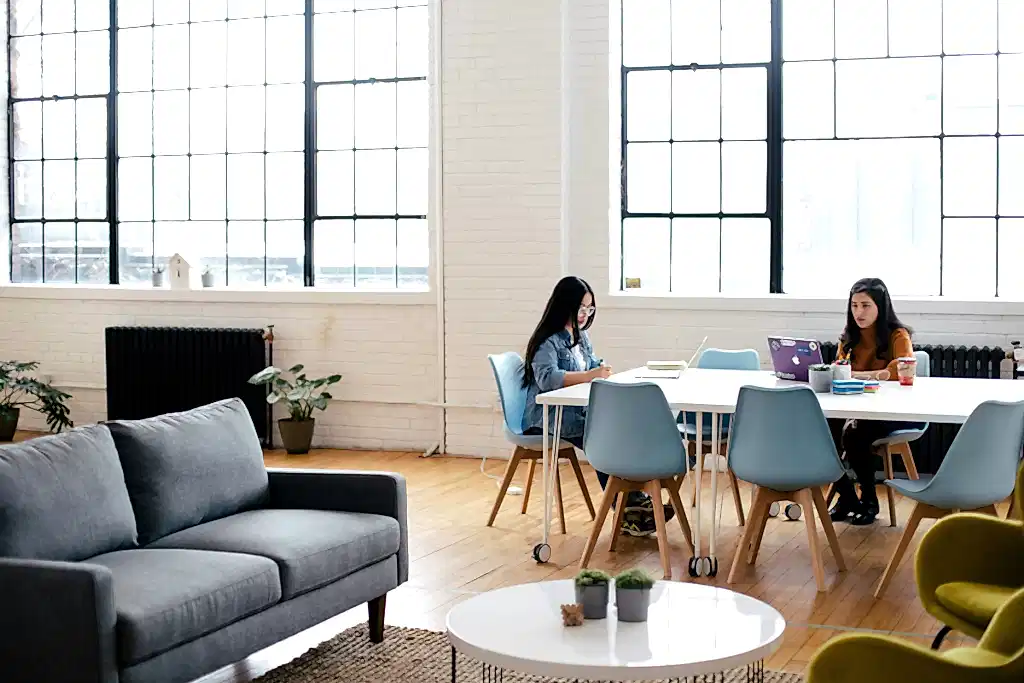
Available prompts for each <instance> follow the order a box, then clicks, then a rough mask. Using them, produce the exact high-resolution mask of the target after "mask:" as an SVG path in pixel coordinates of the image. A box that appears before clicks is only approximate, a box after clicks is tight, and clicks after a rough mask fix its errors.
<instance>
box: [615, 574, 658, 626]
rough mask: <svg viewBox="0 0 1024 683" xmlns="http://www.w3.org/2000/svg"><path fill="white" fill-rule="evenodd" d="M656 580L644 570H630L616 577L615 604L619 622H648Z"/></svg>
mask: <svg viewBox="0 0 1024 683" xmlns="http://www.w3.org/2000/svg"><path fill="white" fill-rule="evenodd" d="M653 587H654V579H653V578H651V575H650V574H648V573H647V572H645V571H644V570H643V569H630V570H628V571H624V572H622V573H621V574H619V575H618V576H616V577H615V604H616V606H617V607H618V612H619V621H647V608H648V607H649V606H650V604H651V588H653Z"/></svg>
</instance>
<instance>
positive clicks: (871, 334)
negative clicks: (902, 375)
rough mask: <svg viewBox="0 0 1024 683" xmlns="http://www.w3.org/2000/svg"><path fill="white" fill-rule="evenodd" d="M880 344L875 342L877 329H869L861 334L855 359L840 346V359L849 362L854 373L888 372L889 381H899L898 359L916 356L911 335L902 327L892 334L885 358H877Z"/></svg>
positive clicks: (854, 352)
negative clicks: (876, 351) (876, 354)
mask: <svg viewBox="0 0 1024 683" xmlns="http://www.w3.org/2000/svg"><path fill="white" fill-rule="evenodd" d="M877 347H878V344H877V343H876V341H875V328H874V327H873V326H872V327H868V328H866V329H863V330H861V332H860V343H858V344H857V346H855V347H854V349H853V358H850V352H849V351H848V350H847V349H844V348H843V345H842V343H840V344H839V353H838V356H837V357H838V358H840V359H843V360H849V361H850V365H851V366H852V369H853V371H854V372H877V371H879V370H888V371H889V379H890V380H895V379H899V376H898V375H897V373H896V359H897V358H910V357H912V356H913V355H914V345H913V344H912V343H911V342H910V334H909V333H908V332H907V331H906V330H905V329H903V328H902V327H901V328H899V329H898V330H896V331H894V332H893V333H892V336H891V337H889V350H888V352H887V353H886V354H885V357H883V358H876V357H875V350H876V349H877Z"/></svg>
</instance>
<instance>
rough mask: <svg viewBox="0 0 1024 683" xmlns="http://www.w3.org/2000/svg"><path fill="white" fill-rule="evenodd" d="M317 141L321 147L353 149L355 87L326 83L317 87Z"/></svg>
mask: <svg viewBox="0 0 1024 683" xmlns="http://www.w3.org/2000/svg"><path fill="white" fill-rule="evenodd" d="M316 93H317V95H316V97H317V104H316V120H317V123H318V124H319V125H317V128H316V142H317V147H318V148H319V149H352V148H353V147H354V146H355V142H354V137H353V134H354V133H353V131H354V125H355V124H354V121H355V118H354V117H355V113H354V112H355V101H354V98H355V88H354V87H353V86H351V85H325V86H321V87H319V88H317V91H316Z"/></svg>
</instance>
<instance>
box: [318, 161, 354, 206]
mask: <svg viewBox="0 0 1024 683" xmlns="http://www.w3.org/2000/svg"><path fill="white" fill-rule="evenodd" d="M316 163H317V168H316V194H317V199H316V211H317V214H318V215H320V216H351V215H352V214H353V213H354V211H355V205H354V203H353V201H354V197H355V170H354V166H353V164H354V163H355V162H354V156H353V153H352V152H351V151H344V152H320V153H319V154H317V155H316Z"/></svg>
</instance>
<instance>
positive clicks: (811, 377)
mask: <svg viewBox="0 0 1024 683" xmlns="http://www.w3.org/2000/svg"><path fill="white" fill-rule="evenodd" d="M807 379H808V382H809V383H810V385H811V389H813V390H814V391H816V392H817V393H819V394H827V393H828V392H830V391H832V366H831V365H827V364H825V363H816V364H815V365H812V366H811V367H809V368H808V369H807Z"/></svg>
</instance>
